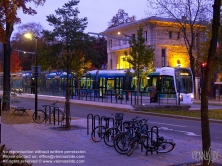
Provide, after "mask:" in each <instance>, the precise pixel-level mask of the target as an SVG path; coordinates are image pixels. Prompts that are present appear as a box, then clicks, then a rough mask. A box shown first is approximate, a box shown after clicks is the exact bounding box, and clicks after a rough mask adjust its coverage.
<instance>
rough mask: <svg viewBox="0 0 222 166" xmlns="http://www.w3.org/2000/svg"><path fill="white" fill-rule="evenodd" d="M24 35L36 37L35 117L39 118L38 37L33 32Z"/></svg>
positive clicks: (31, 37) (30, 37) (29, 37)
mask: <svg viewBox="0 0 222 166" xmlns="http://www.w3.org/2000/svg"><path fill="white" fill-rule="evenodd" d="M24 37H26V38H28V39H35V66H34V72H33V75H34V78H35V119H37V110H38V62H37V49H38V37H36V36H34V35H32V34H31V33H26V34H24Z"/></svg>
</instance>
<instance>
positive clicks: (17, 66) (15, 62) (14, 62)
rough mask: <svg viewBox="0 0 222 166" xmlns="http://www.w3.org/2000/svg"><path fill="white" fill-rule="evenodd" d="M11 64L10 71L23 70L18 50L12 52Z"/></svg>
mask: <svg viewBox="0 0 222 166" xmlns="http://www.w3.org/2000/svg"><path fill="white" fill-rule="evenodd" d="M10 64H11V66H10V67H11V68H10V71H11V72H12V73H17V72H20V71H21V70H22V67H21V60H20V59H19V56H18V53H17V52H16V51H13V52H12V55H11V62H10Z"/></svg>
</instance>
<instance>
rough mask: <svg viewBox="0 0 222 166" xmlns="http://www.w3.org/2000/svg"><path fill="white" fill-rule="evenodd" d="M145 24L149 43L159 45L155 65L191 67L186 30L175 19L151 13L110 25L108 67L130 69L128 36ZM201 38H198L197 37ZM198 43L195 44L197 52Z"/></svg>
mask: <svg viewBox="0 0 222 166" xmlns="http://www.w3.org/2000/svg"><path fill="white" fill-rule="evenodd" d="M140 26H141V27H143V31H144V38H145V40H146V45H149V46H151V47H153V48H154V49H155V59H154V65H155V67H163V66H170V67H176V66H178V65H179V66H181V67H190V61H189V56H188V53H187V49H186V46H185V42H184V38H183V36H182V35H183V34H182V33H181V32H180V31H179V30H178V26H177V22H176V21H175V20H174V19H169V18H161V17H155V16H153V17H148V18H146V19H142V20H138V21H134V22H130V23H126V24H122V25H119V26H116V27H112V28H108V29H106V30H105V31H104V32H102V34H103V35H105V36H107V53H108V64H107V69H126V68H130V64H129V63H128V62H126V61H125V54H124V51H126V50H128V49H129V43H128V40H129V38H130V37H131V36H132V35H136V34H137V30H138V29H139V27H140ZM197 40H198V42H200V40H204V39H200V38H197V39H196V40H195V41H197ZM195 49H197V48H196V45H195V47H194V52H195Z"/></svg>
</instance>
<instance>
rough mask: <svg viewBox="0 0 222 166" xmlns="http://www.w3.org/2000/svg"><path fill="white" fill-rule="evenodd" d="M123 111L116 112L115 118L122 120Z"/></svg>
mask: <svg viewBox="0 0 222 166" xmlns="http://www.w3.org/2000/svg"><path fill="white" fill-rule="evenodd" d="M123 115H124V114H123V113H117V114H115V120H123Z"/></svg>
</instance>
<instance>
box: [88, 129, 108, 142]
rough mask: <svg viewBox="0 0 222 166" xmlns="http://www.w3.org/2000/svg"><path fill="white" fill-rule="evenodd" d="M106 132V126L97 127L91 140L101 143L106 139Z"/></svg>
mask: <svg viewBox="0 0 222 166" xmlns="http://www.w3.org/2000/svg"><path fill="white" fill-rule="evenodd" d="M105 132H106V128H105V126H97V127H96V128H95V129H94V130H93V131H92V133H91V138H92V140H93V141H94V142H99V141H101V140H102V139H103V138H104V135H105Z"/></svg>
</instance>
